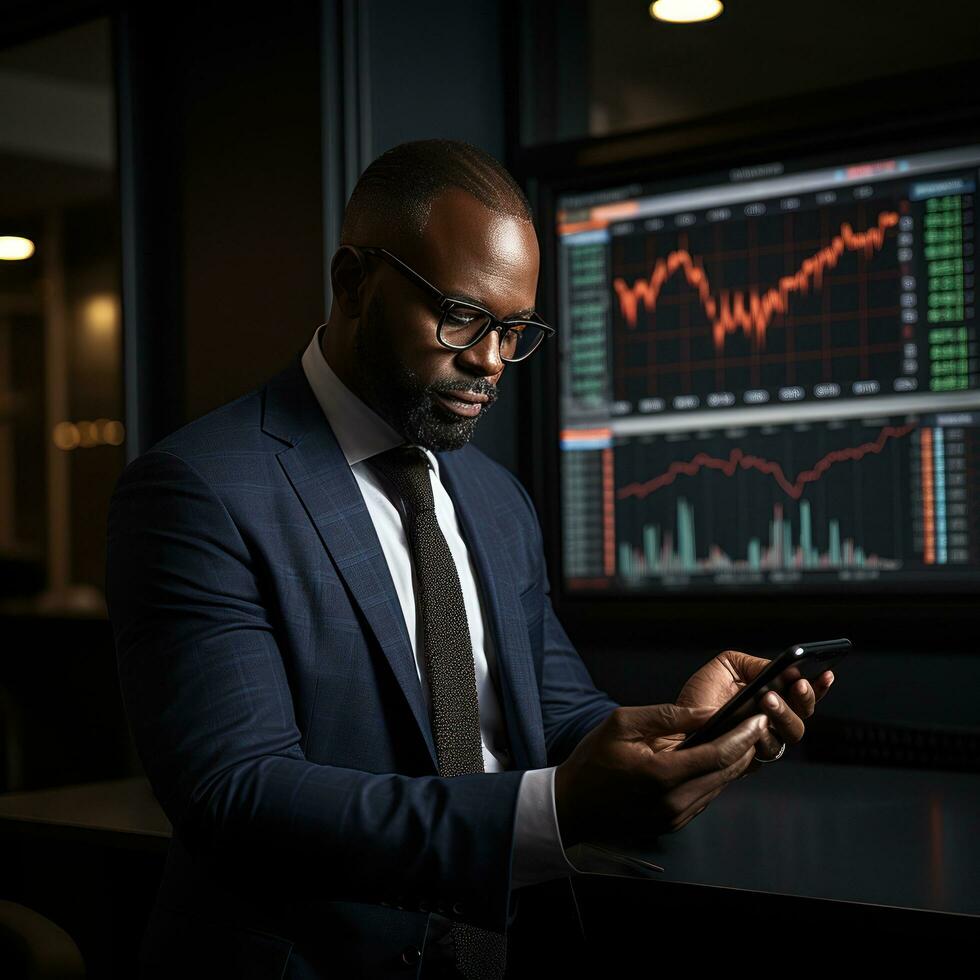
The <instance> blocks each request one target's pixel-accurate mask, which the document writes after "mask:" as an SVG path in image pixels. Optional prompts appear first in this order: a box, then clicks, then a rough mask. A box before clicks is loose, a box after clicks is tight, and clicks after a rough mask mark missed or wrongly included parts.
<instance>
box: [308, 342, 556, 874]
mask: <svg viewBox="0 0 980 980" xmlns="http://www.w3.org/2000/svg"><path fill="white" fill-rule="evenodd" d="M325 328H326V324H320V326H319V327H317V329H316V331H315V332H314V334H313V339H312V340H311V341H310V343H309V345H308V346H307V348H306V351H305V352H304V354H303V358H302V364H303V371H304V372H305V374H306V379H307V381H309V383H310V387H311V388H312V389H313V393H314V394H315V395H316V399H317V401H318V402H319V403H320V407H321V408H322V409H323V413H324V415H325V416H326V417H327V419H328V420H329V422H330V427H331V428H332V429H333V432H334V435H336V437H337V442H338V443H339V444H340V448H341V449H342V450H343V452H344V456H345V457H346V458H347V462H348V463H349V464H350V468H351V472H352V473H353V475H354V479H355V480H356V481H357V484H358V486H359V487H360V489H361V494H362V495H363V497H364V503H365V504H366V505H367V509H368V513H369V514H370V515H371V520H372V521H373V523H374V527H375V530H376V531H377V533H378V540H379V541H380V542H381V548H382V550H383V551H384V555H385V558H386V559H387V562H388V569H389V571H390V572H391V578H392V581H393V582H394V585H395V591H396V592H397V593H398V601H399V603H400V604H401V608H402V613H403V614H404V616H405V625H406V627H407V629H408V635H409V638H410V640H411V642H412V650H413V653H414V655H415V668H416V671H417V673H418V677H419V683H420V684H421V686H422V692H423V695H424V697H425V703H426V706H427V708H428V709H429V714H430V718H431V712H432V700H431V695H430V693H429V685H428V682H427V681H426V676H427V674H426V670H425V649H424V642H423V640H422V637H423V635H424V634H423V632H422V623H421V622H420V621H419V617H418V616H417V615H416V599H415V580H414V574H415V571H414V566H413V564H412V560H411V552H410V550H409V546H408V540H407V537H406V534H405V528H404V526H403V525H402V520H401V514H400V511H399V509H398V505H397V503H396V502H395V501H394V500H393V499H391V498H390V497H389V496H388V490H387V488H386V485H385V484H384V483H383V482H382V481H381V480H380V479H379V477H378V476H377V474H376V473H375V471H374V470H373V469H372V468H371V467H370V466H369V465H368V464H367V460H368V459H369V458H370V457H371V456H374V455H376V454H377V453H380V452H384V451H385V450H386V449H391V448H393V447H394V446H400V445H401V444H402V443H404V442H405V438H404V436H401V435H399V433H397V432H396V431H395V430H394V429H393V428H392V427H391V426H390V425H389V424H388V423H387V422H386V421H385V420H384V419H383V418H381V416H380V415H378V414H377V413H376V412H375V411H374V410H373V409H372V408H370V407H369V406H368V405H367V404H366V403H365V402H363V401H362V400H361V399H360V398H358V397H357V395H355V394H354V393H353V392H352V391H351V390H350V389H349V388H348V387H347V386H346V385H345V384H344V383H343V382H342V381H341V380H340V378H338V377H337V375H336V373H335V372H334V371H333V369H332V368H331V367H330V365H329V364H328V363H327V360H326V358H325V357H324V356H323V351H322V348H321V346H320V331H321V330H323V329H325ZM420 448H422V449H424V451H425V453H426V455H427V456H428V457H429V460H430V461H431V463H432V467H431V468H430V470H429V478H430V481H431V484H432V497H433V502H434V504H435V512H436V518H437V520H438V521H439V526H440V528H441V529H442V533H443V535H444V536H445V538H446V543H447V544H448V545H449V550H450V551H451V552H452V556H453V558H454V559H455V562H456V571H457V573H458V575H459V584H460V587H461V589H462V592H463V604H464V606H465V609H466V619H467V623H468V625H469V632H470V639H471V641H472V646H473V660H474V665H475V668H476V690H477V699H478V701H479V707H480V739H481V741H482V743H483V766H484V770H485V771H486V772H500V771H501V770H503V769H508V768H510V766H511V762H512V759H511V756H510V751H509V746H508V744H507V732H506V727H505V725H504V719H503V714H502V712H501V708H500V700H499V698H498V695H497V691H498V689H499V680H498V676H497V660H496V654H495V651H494V648H493V638H492V635H491V631H490V629H489V628H488V620H487V618H486V613H485V608H484V604H483V601H482V598H481V595H480V591H479V588H478V585H477V581H478V580H477V576H476V571H475V569H474V566H473V561H472V558H471V557H470V553H469V549H468V548H467V546H466V541H465V540H464V539H463V536H462V533H461V531H460V527H459V522H458V520H457V517H456V509H455V507H454V506H453V501H452V498H451V497H450V496H449V494H448V493H447V492H446V488H445V487H444V486H443V485H442V480H441V478H440V474H439V459H438V457H437V456H436V455H435V453H433V452H432V451H431V450H429V449H426V448H425V447H420ZM554 781H555V767H554V766H551V767H549V768H546V769H529V770H528V771H527V772H525V774H524V776H523V777H522V779H521V785H520V791H519V795H518V801H517V817H516V822H515V830H514V834H515V837H514V856H513V861H512V865H511V887H512V888H519V887H520V886H522V885H529V884H533V883H535V882H539V881H547V880H548V879H551V878H558V877H561V876H563V875H568V874H573V873H575V871H576V868H575V867H574V866H573V865H572V864H571V863H570V862H569V861H568V859H567V857H566V856H565V851H564V848H563V847H562V844H561V834H560V832H559V830H558V817H557V813H556V811H555V790H554Z"/></svg>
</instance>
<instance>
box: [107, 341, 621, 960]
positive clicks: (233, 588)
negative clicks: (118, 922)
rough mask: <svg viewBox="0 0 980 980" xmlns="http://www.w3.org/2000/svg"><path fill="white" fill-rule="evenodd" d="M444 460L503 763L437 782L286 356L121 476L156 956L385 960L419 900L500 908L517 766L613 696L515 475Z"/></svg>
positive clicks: (408, 688) (123, 657)
mask: <svg viewBox="0 0 980 980" xmlns="http://www.w3.org/2000/svg"><path fill="white" fill-rule="evenodd" d="M438 456H439V461H440V467H441V475H442V480H443V482H444V484H445V486H446V488H447V490H448V492H449V494H450V496H451V497H452V499H453V502H454V505H455V507H456V511H457V514H458V515H459V519H460V524H461V527H462V529H463V533H464V536H465V538H466V541H467V544H468V547H469V548H470V550H471V552H472V554H473V557H474V563H475V567H476V569H477V572H478V577H479V581H480V585H481V587H482V590H483V596H484V602H485V603H486V606H487V608H488V612H489V621H490V626H491V629H492V631H493V639H494V645H495V649H496V651H497V657H498V662H499V674H500V679H501V686H502V690H501V700H502V708H503V712H504V716H505V721H506V725H507V734H508V738H509V742H510V746H511V751H512V756H513V758H514V768H513V769H511V770H508V771H506V772H501V773H487V774H484V773H480V774H474V775H464V776H458V777H455V778H451V779H446V778H441V777H439V776H438V775H437V772H438V769H437V763H436V755H435V747H434V744H433V738H432V732H431V728H430V724H429V721H428V717H427V714H426V709H425V702H424V701H423V696H422V691H421V688H420V686H419V681H418V676H417V674H416V668H415V662H414V658H413V653H412V646H411V644H410V642H409V637H408V633H407V630H406V627H405V621H404V617H403V616H402V612H401V608H400V606H399V602H398V597H397V594H396V591H395V588H394V584H393V582H392V579H391V576H390V573H389V571H388V566H387V563H386V560H385V556H384V553H383V551H382V549H381V545H380V542H379V540H378V537H377V533H376V531H375V529H374V525H373V523H372V521H371V517H370V515H369V512H368V510H367V507H366V505H365V503H364V500H363V497H362V496H361V492H360V489H359V487H358V485H357V482H356V480H355V479H354V476H353V474H352V472H351V469H350V466H349V464H348V463H347V460H346V459H345V457H344V454H343V452H342V451H341V448H340V446H339V445H338V443H337V440H336V438H335V436H334V434H333V430H332V429H331V428H330V425H329V423H328V421H327V419H326V417H325V416H324V414H323V411H322V409H321V408H320V405H319V404H318V402H317V400H316V398H315V396H314V394H313V392H312V390H311V388H310V386H309V383H308V382H307V380H306V377H305V375H304V373H303V370H302V365H301V362H300V355H297V356H295V357H294V358H293V360H292V361H291V362H290V363H289V365H288V366H287V367H286V368H285V369H284V370H283V371H281V372H280V373H279V374H278V375H276V376H275V377H273V378H272V379H271V380H270V381H269V382H268V383H267V384H265V385H263V386H261V387H260V388H257V389H255V390H254V391H251V392H249V393H248V394H245V395H243V396H242V397H240V398H238V399H237V400H235V401H233V402H230V403H229V404H227V405H224V406H222V407H220V408H218V409H216V410H214V411H212V412H210V413H209V414H207V415H205V416H203V417H202V418H200V419H197V420H196V421H194V422H191V423H190V424H188V425H186V426H184V427H183V428H182V429H179V430H178V431H177V432H174V433H173V434H172V435H170V436H168V437H166V438H165V439H163V440H162V441H160V442H158V443H157V444H156V445H155V446H153V447H152V448H151V449H150V450H149V451H147V452H146V453H144V454H143V455H142V456H140V457H139V458H137V459H135V460H134V461H133V462H131V463H130V464H129V465H128V466H127V467H126V469H125V470H124V472H123V473H122V475H121V476H120V478H119V480H118V483H117V485H116V488H115V491H114V493H113V496H112V500H111V504H110V511H109V519H108V540H107V545H108V555H107V568H106V598H107V603H108V608H109V616H110V619H111V623H112V627H113V633H114V638H115V645H116V655H117V662H118V668H119V678H120V684H121V690H122V695H123V699H124V704H125V708H126V712H127V716H128V719H129V723H130V727H131V731H132V734H133V738H134V741H135V744H136V748H137V751H138V753H139V757H140V759H141V761H142V763H143V766H144V768H145V771H146V774H147V776H148V778H149V780H150V783H151V784H152V787H153V790H154V793H155V795H156V796H157V798H158V799H159V801H160V804H161V805H162V807H163V809H164V811H165V812H166V814H167V816H168V817H169V819H170V821H171V823H172V824H173V828H174V837H173V840H172V842H171V845H170V851H169V854H168V858H167V863H166V870H165V873H164V879H163V883H162V885H161V888H160V893H159V896H158V898H157V903H156V906H155V908H154V912H153V915H152V917H151V922H150V927H149V929H148V930H147V934H146V936H145V938H144V943H143V950H142V954H141V955H142V957H143V958H144V959H145V960H146V961H147V962H153V963H157V964H164V963H172V964H174V965H176V964H179V963H181V962H182V960H183V965H184V969H185V975H186V966H187V962H188V961H187V957H192V956H193V957H200V956H201V955H205V956H213V957H214V958H215V960H214V963H215V966H217V965H218V964H219V963H221V964H223V965H224V967H225V968H230V969H232V970H235V969H237V970H238V972H237V973H236V974H235V975H237V976H255V977H276V978H278V977H281V976H283V970H284V964H285V963H286V962H287V961H288V959H289V957H290V953H291V952H292V950H293V948H294V946H295V947H296V948H297V950H299V949H302V950H303V954H304V957H306V958H307V959H308V960H309V961H310V962H321V963H322V971H323V973H322V975H324V976H326V975H328V974H329V975H335V971H337V970H340V971H341V973H337V974H336V975H341V974H343V973H344V971H345V970H346V971H348V972H347V974H344V975H354V974H360V973H364V974H366V975H386V973H387V972H388V971H389V970H391V971H392V973H393V974H394V972H395V971H396V968H397V967H401V968H402V970H404V967H403V965H402V963H401V962H400V958H399V953H400V952H401V951H402V950H403V949H405V948H406V947H411V946H413V945H414V946H416V947H418V948H421V947H422V945H423V942H424V938H425V933H426V928H427V920H428V913H429V912H430V911H439V912H441V913H442V914H444V915H446V916H448V917H450V918H459V919H461V920H465V921H469V922H472V923H474V924H476V925H480V926H484V927H487V928H492V929H497V930H503V929H504V928H505V927H506V926H507V924H508V922H509V921H510V920H511V919H510V917H511V916H512V913H513V906H512V904H511V903H510V868H511V852H512V847H513V826H514V817H515V813H516V803H517V795H518V789H519V784H520V780H521V776H522V774H523V772H524V770H526V769H532V768H540V767H543V766H546V765H554V764H556V763H559V762H561V761H562V760H563V759H565V758H566V756H567V755H568V754H569V753H570V752H571V751H572V749H573V748H574V747H575V745H576V744H577V743H578V741H579V740H580V739H581V738H582V737H583V735H585V734H586V732H588V731H589V730H590V729H591V728H592V727H594V726H595V725H596V724H598V723H599V722H600V721H601V720H602V719H603V718H604V717H606V715H607V714H608V713H609V712H610V711H611V710H612V709H613V708H614V707H616V705H615V702H613V701H611V700H610V699H609V698H608V697H607V696H606V695H605V694H603V693H602V692H600V691H598V690H596V688H595V687H594V686H593V684H592V681H591V679H590V677H589V674H588V672H587V670H586V668H585V666H584V665H583V663H582V661H581V660H580V658H579V656H578V654H577V653H576V651H575V649H574V648H573V646H572V644H571V642H570V641H569V639H568V636H567V635H566V633H565V631H564V629H563V628H562V626H561V624H560V623H559V622H558V620H557V618H556V617H555V614H554V611H553V609H552V605H551V599H550V596H549V591H550V587H549V582H548V577H547V573H546V570H545V565H544V558H543V552H542V540H541V530H540V526H539V523H538V519H537V516H536V513H535V510H534V506H533V504H532V503H531V500H530V498H529V497H528V495H527V493H526V491H525V490H524V488H523V487H522V486H521V484H520V483H519V481H518V480H517V479H516V478H515V477H514V476H513V475H512V474H511V473H510V472H509V471H508V470H507V469H506V468H505V467H503V466H501V465H500V464H499V463H496V462H494V461H493V460H491V459H490V458H489V457H488V456H486V455H485V454H484V453H483V452H481V451H480V450H479V449H478V448H476V447H475V446H473V445H467V446H466V447H464V448H463V449H460V450H458V451H454V452H442V453H439V454H438ZM515 894H516V895H519V894H520V892H517V893H515ZM202 948H204V949H205V950H206V952H205V953H204V954H202V953H201V949H202ZM195 962H199V963H200V960H199V959H198V960H196V961H195ZM227 975H229V976H230V975H232V974H231V973H228V974H227ZM289 975H292V974H289ZM313 975H319V974H313ZM401 975H404V972H402V974H401Z"/></svg>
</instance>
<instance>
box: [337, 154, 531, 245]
mask: <svg viewBox="0 0 980 980" xmlns="http://www.w3.org/2000/svg"><path fill="white" fill-rule="evenodd" d="M454 188H455V189H457V190H461V191H465V192H466V193H468V194H469V195H470V196H471V197H473V198H475V199H476V200H477V201H479V202H480V203H481V204H482V205H483V206H484V207H485V208H487V209H488V210H489V211H492V212H494V213H495V214H497V215H501V216H507V217H512V218H516V219H517V220H519V221H525V222H527V223H529V224H531V225H533V223H534V216H533V212H532V210H531V206H530V204H529V203H528V200H527V197H526V196H525V194H524V191H523V190H522V189H521V186H520V185H519V184H518V183H517V181H515V180H514V178H513V177H512V176H511V175H510V174H509V173H508V172H507V169H506V168H505V167H504V166H503V165H502V164H501V163H500V161H499V160H496V159H495V158H494V157H493V156H491V155H490V154H489V153H487V152H486V151H485V150H481V149H480V148H479V147H477V146H474V145H473V144H471V143H466V142H464V141H462V140H447V139H428V140H413V141H411V142H408V143H400V144H399V145H398V146H394V147H392V148H391V149H390V150H387V151H386V152H384V153H382V154H381V156H379V157H378V158H377V159H376V160H374V162H373V163H371V165H370V166H369V167H368V168H367V169H366V170H365V171H364V173H362V174H361V176H360V178H359V179H358V181H357V184H356V185H355V186H354V190H353V192H352V193H351V196H350V200H349V201H348V202H347V207H346V209H345V211H344V221H343V225H342V226H341V231H340V241H341V242H342V243H344V244H353V245H381V246H383V247H385V248H388V249H390V250H391V251H393V252H395V253H396V254H401V252H403V251H406V250H411V249H412V248H413V246H416V245H417V244H418V243H419V242H420V240H421V238H422V236H423V235H424V233H425V229H426V227H427V225H428V222H429V218H430V214H431V210H432V203H433V201H434V200H436V198H438V197H440V196H441V195H442V194H444V193H445V192H447V191H449V190H451V189H454Z"/></svg>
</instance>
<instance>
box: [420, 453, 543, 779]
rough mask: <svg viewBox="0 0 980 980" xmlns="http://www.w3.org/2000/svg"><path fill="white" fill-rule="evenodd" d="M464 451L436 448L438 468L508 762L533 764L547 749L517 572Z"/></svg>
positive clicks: (536, 765) (540, 762)
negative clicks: (481, 617) (478, 591)
mask: <svg viewBox="0 0 980 980" xmlns="http://www.w3.org/2000/svg"><path fill="white" fill-rule="evenodd" d="M464 454H465V450H458V451H455V452H440V453H436V455H437V456H438V457H439V473H440V476H441V478H442V482H443V484H444V486H445V487H446V491H447V492H448V494H449V496H450V497H451V498H452V501H453V505H454V506H455V508H456V513H457V515H458V516H459V520H460V525H461V526H462V529H463V534H464V536H465V538H466V543H467V546H468V548H469V550H470V553H471V554H472V555H473V558H474V563H475V565H476V568H477V573H478V574H479V576H480V580H481V584H482V586H483V595H484V601H485V602H486V604H487V607H488V610H489V614H490V616H489V618H490V624H491V628H492V630H493V639H494V651H495V653H496V656H497V664H498V668H499V673H500V681H501V687H502V690H501V692H500V695H501V702H502V707H503V710H504V720H505V722H506V724H507V733H508V735H509V737H510V743H511V749H512V752H513V756H514V767H515V768H517V769H522V768H532V769H539V768H542V767H544V766H545V765H546V764H547V761H546V760H547V750H546V747H545V744H544V735H543V725H542V720H541V702H540V700H539V697H538V689H537V682H536V680H535V677H534V668H533V661H532V659H531V644H530V643H529V642H528V635H527V625H526V623H525V622H524V611H523V607H522V605H521V601H520V597H519V595H518V593H517V587H516V585H515V584H514V583H515V582H516V581H517V575H516V574H515V570H514V567H513V563H512V559H511V557H510V555H509V554H508V552H507V551H506V550H505V549H502V548H501V547H500V541H502V540H504V537H505V535H504V534H503V529H501V528H499V527H498V526H497V525H496V523H495V521H494V514H495V510H494V506H493V504H494V500H493V498H492V497H491V496H490V495H489V494H487V492H486V488H485V486H484V483H483V482H482V479H481V476H482V474H481V473H480V472H479V471H478V470H477V469H476V468H475V467H473V466H468V465H467V463H466V460H465V458H464Z"/></svg>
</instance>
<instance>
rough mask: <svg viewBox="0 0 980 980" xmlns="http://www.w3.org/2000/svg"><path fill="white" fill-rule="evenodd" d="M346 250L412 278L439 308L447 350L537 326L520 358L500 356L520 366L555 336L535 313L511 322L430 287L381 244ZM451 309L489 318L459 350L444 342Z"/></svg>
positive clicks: (439, 335)
mask: <svg viewBox="0 0 980 980" xmlns="http://www.w3.org/2000/svg"><path fill="white" fill-rule="evenodd" d="M347 247H348V248H353V249H355V250H359V251H361V252H365V253H367V254H368V255H377V256H378V257H379V258H382V259H384V260H385V261H386V262H387V263H388V264H389V265H391V266H392V267H393V268H394V269H395V270H396V271H397V272H400V273H401V274H402V275H403V276H406V277H407V278H408V279H411V280H412V282H414V283H415V284H416V285H417V286H419V287H421V288H422V289H424V290H425V291H426V292H427V293H429V295H431V296H432V297H433V299H435V301H436V303H437V304H438V306H439V309H440V311H441V315H440V317H439V325H438V326H437V327H436V339H437V340H438V341H439V343H440V344H442V346H443V347H445V348H447V349H448V350H469V348H470V347H475V346H476V345H477V344H478V343H479V342H480V341H481V340H483V338H484V337H485V336H486V335H487V333H488V332H489V331H490V330H496V331H498V333H499V334H500V336H499V337H498V342H500V343H502V342H503V338H504V331H505V328H508V327H512V326H518V325H520V324H522V323H526V324H529V325H530V326H534V327H540V328H541V331H542V332H541V334H540V335H539V337H538V341H537V343H535V345H534V346H533V347H532V348H531V349H530V350H529V351H528V352H527V353H526V354H523V355H522V356H521V357H513V358H508V357H504V355H503V353H501V355H500V359H501V360H502V361H504V362H506V363H507V364H519V363H520V362H521V361H526V360H527V359H528V358H529V357H530V356H531V355H532V354H533V353H534V352H535V351H536V350H537V349H538V348H539V347H540V346H541V343H542V341H543V340H544V339H545V338H546V337H553V336H554V335H555V328H554V327H552V326H550V325H549V324H547V323H545V322H544V320H542V319H541V317H539V316H538V314H537V313H532V314H531V317H533V318H534V319H531V317H515V318H514V319H511V320H500V319H498V318H497V317H495V316H494V315H493V313H491V312H490V311H489V310H488V309H486V307H483V306H480V304H479V303H473V302H471V301H470V300H468V299H459V298H458V297H454V296H450V295H448V294H447V293H444V292H443V291H442V290H441V289H439V287H438V286H435V285H433V284H432V283H431V282H429V280H428V279H426V278H425V277H424V276H421V275H419V273H417V272H416V271H415V270H414V269H413V268H412V267H411V266H410V265H407V264H406V263H405V262H403V261H402V260H401V259H400V258H398V256H397V255H395V254H394V253H393V252H389V251H388V249H386V248H382V247H381V246H380V245H348V246H347ZM454 306H462V307H465V308H466V309H468V310H479V311H480V312H481V313H482V314H484V315H485V316H486V317H488V318H489V319H488V320H487V325H486V326H485V327H484V328H483V329H482V330H481V331H480V333H479V334H478V335H477V336H476V337H475V338H474V339H473V340H471V341H470V342H469V343H468V344H465V345H463V346H462V347H459V346H457V345H456V344H450V343H448V342H447V341H446V340H444V339H443V336H442V327H443V324H444V323H445V322H446V317H447V316H448V315H449V314H450V313H451V312H452V310H453V307H454Z"/></svg>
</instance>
